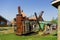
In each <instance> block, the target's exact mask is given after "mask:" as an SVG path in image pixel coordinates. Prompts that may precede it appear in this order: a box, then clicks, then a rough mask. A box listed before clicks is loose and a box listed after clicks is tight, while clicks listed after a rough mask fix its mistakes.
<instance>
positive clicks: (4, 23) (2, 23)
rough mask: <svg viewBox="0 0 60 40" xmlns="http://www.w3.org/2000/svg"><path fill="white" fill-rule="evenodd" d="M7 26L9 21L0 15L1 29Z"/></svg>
mask: <svg viewBox="0 0 60 40" xmlns="http://www.w3.org/2000/svg"><path fill="white" fill-rule="evenodd" d="M6 26H7V20H6V19H5V18H4V17H2V16H1V15H0V27H6Z"/></svg>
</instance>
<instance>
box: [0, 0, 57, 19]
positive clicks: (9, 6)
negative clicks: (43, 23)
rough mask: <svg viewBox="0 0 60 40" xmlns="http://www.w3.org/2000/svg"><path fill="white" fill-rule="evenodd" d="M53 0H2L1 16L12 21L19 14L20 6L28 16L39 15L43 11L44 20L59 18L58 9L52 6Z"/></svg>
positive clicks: (0, 2) (0, 1) (0, 3)
mask: <svg viewBox="0 0 60 40" xmlns="http://www.w3.org/2000/svg"><path fill="white" fill-rule="evenodd" d="M51 1H52V0H45V1H44V0H0V15H2V16H3V17H5V18H6V19H7V20H12V19H13V18H15V17H16V14H17V13H18V10H17V8H18V6H19V5H20V6H21V10H23V11H24V13H25V14H26V15H27V16H31V15H34V12H36V13H37V14H38V15H39V13H40V12H41V11H44V13H43V19H44V20H51V19H52V18H53V17H54V18H56V17H57V9H56V8H55V7H53V6H52V5H51Z"/></svg>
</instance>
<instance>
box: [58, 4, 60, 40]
mask: <svg viewBox="0 0 60 40" xmlns="http://www.w3.org/2000/svg"><path fill="white" fill-rule="evenodd" d="M58 40H60V5H59V6H58Z"/></svg>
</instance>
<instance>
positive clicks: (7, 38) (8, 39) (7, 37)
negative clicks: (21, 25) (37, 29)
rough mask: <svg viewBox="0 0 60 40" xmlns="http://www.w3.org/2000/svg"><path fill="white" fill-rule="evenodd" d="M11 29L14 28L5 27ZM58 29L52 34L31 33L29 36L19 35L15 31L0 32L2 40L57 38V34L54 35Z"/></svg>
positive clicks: (44, 39) (45, 39) (50, 39)
mask: <svg viewBox="0 0 60 40" xmlns="http://www.w3.org/2000/svg"><path fill="white" fill-rule="evenodd" d="M5 29H9V30H11V29H12V28H5ZM56 33H57V31H56V30H53V31H52V33H51V34H49V35H46V36H42V35H40V34H31V35H28V36H24V35H23V36H18V35H15V34H14V33H8V34H4V33H1V32H0V40H57V36H54V34H56Z"/></svg>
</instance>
